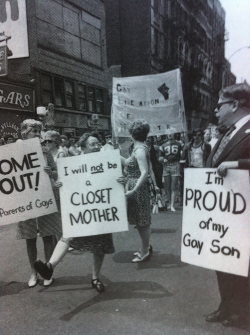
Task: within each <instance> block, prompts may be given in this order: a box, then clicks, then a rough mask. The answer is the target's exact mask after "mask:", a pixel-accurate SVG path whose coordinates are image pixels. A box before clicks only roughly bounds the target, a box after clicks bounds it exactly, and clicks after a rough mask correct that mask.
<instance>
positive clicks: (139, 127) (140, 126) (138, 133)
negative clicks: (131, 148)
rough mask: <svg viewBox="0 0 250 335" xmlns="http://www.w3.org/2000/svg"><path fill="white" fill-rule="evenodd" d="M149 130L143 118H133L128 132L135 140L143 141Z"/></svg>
mask: <svg viewBox="0 0 250 335" xmlns="http://www.w3.org/2000/svg"><path fill="white" fill-rule="evenodd" d="M149 131H150V126H149V124H148V123H147V121H145V120H135V121H134V122H133V123H132V125H131V127H130V128H129V133H130V134H131V136H132V137H133V139H135V140H136V141H140V142H144V141H146V138H147V136H148V133H149Z"/></svg>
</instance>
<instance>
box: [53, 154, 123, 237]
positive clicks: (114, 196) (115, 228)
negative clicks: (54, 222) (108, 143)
mask: <svg viewBox="0 0 250 335" xmlns="http://www.w3.org/2000/svg"><path fill="white" fill-rule="evenodd" d="M57 168H58V175H59V180H60V181H61V182H62V184H63V186H62V187H61V188H60V201H61V215H62V226H63V236H64V237H76V236H90V235H99V234H106V233H114V232H121V231H127V230H128V221H127V210H126V201H125V193H124V187H123V185H121V184H120V183H118V182H117V180H116V179H117V178H118V177H120V176H121V175H122V169H121V158H120V153H119V150H112V151H110V152H109V154H108V155H107V153H106V152H105V151H104V152H95V153H89V154H85V155H79V156H74V157H66V158H62V159H58V160H57Z"/></svg>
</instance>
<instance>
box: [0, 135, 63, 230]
mask: <svg viewBox="0 0 250 335" xmlns="http://www.w3.org/2000/svg"><path fill="white" fill-rule="evenodd" d="M0 157H1V158H0V199H1V201H0V226H2V225H6V224H10V223H14V222H18V221H23V220H27V219H32V218H36V217H38V216H42V215H47V214H50V213H53V212H57V206H56V202H55V198H54V193H53V190H52V186H51V182H50V179H49V176H48V175H47V173H46V172H45V171H44V169H43V168H44V166H46V163H45V159H44V156H43V152H42V148H41V144H40V142H39V139H38V138H34V139H30V140H25V141H17V142H16V143H13V144H7V145H3V146H1V147H0Z"/></svg>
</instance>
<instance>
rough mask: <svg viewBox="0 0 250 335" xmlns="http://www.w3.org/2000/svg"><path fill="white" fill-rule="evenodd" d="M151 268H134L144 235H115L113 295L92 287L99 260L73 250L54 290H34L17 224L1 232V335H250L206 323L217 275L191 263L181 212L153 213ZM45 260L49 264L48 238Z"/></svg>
mask: <svg viewBox="0 0 250 335" xmlns="http://www.w3.org/2000/svg"><path fill="white" fill-rule="evenodd" d="M152 218H153V224H152V237H151V244H152V246H153V248H154V253H153V255H152V257H151V259H150V260H149V261H148V262H144V263H138V264H133V263H132V262H131V259H132V257H133V256H132V254H133V252H134V251H135V250H137V249H138V247H139V245H140V240H139V237H138V232H137V230H136V229H134V228H133V227H132V226H131V227H130V230H129V232H123V233H116V234H114V235H113V236H114V244H115V247H116V252H115V254H113V255H107V256H106V257H105V260H104V265H103V269H102V274H101V279H102V281H103V283H104V284H105V285H106V291H105V292H104V293H101V294H98V293H97V292H96V291H95V290H93V289H92V288H91V285H90V281H91V266H92V255H91V254H83V253H81V252H78V251H73V252H68V253H67V255H66V256H65V258H64V259H63V261H62V262H61V263H60V264H59V265H58V267H57V268H56V270H55V273H54V278H55V281H54V283H53V284H52V285H51V286H50V287H49V288H44V287H43V286H42V280H41V281H40V282H39V284H38V285H37V286H36V287H34V288H32V289H29V288H28V286H27V281H28V279H29V275H30V269H29V265H28V259H27V254H26V247H25V241H24V240H16V239H15V226H14V225H10V226H6V227H4V228H2V229H1V234H0V250H1V257H0V268H1V277H0V279H1V291H0V292H1V299H0V307H1V316H0V334H1V335H19V334H20V335H34V334H35V335H47V334H48V335H57V334H58V335H59V334H60V335H64V334H71V335H77V334H81V335H85V334H86V335H105V334H107V335H123V334H124V335H127V334H129V335H165V334H168V335H172V334H173V335H181V334H187V335H196V334H197V335H200V334H211V335H212V334H213V335H214V334H221V335H222V334H228V335H231V334H232V335H234V334H235V335H236V334H237V335H239V334H247V333H248V332H247V331H244V330H240V329H233V328H224V327H223V326H221V325H220V324H211V323H206V322H205V316H206V315H207V314H208V313H209V312H211V311H212V310H214V309H216V308H217V306H218V304H219V292H218V286H217V282H216V276H215V273H214V271H211V270H207V269H202V268H199V267H195V266H191V265H188V264H184V263H182V262H181V260H180V252H181V250H180V249H181V219H182V211H181V208H179V209H178V210H177V212H175V213H173V212H160V213H159V214H158V215H153V216H152ZM38 248H39V253H38V255H39V256H38V257H40V258H41V259H44V256H43V250H42V249H43V246H42V241H41V239H38Z"/></svg>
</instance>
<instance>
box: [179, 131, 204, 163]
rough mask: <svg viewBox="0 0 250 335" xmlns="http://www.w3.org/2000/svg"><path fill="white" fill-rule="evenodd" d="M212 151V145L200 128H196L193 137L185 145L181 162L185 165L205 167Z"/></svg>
mask: <svg viewBox="0 0 250 335" xmlns="http://www.w3.org/2000/svg"><path fill="white" fill-rule="evenodd" d="M210 152H211V146H210V145H209V144H207V143H206V142H205V141H204V139H203V137H202V131H201V129H200V128H195V129H194V130H193V133H192V139H191V141H190V142H189V143H187V144H186V145H185V146H184V149H183V152H182V155H181V160H180V162H181V163H182V164H184V166H185V167H194V168H203V167H205V165H206V161H207V158H208V156H209V154H210Z"/></svg>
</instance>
